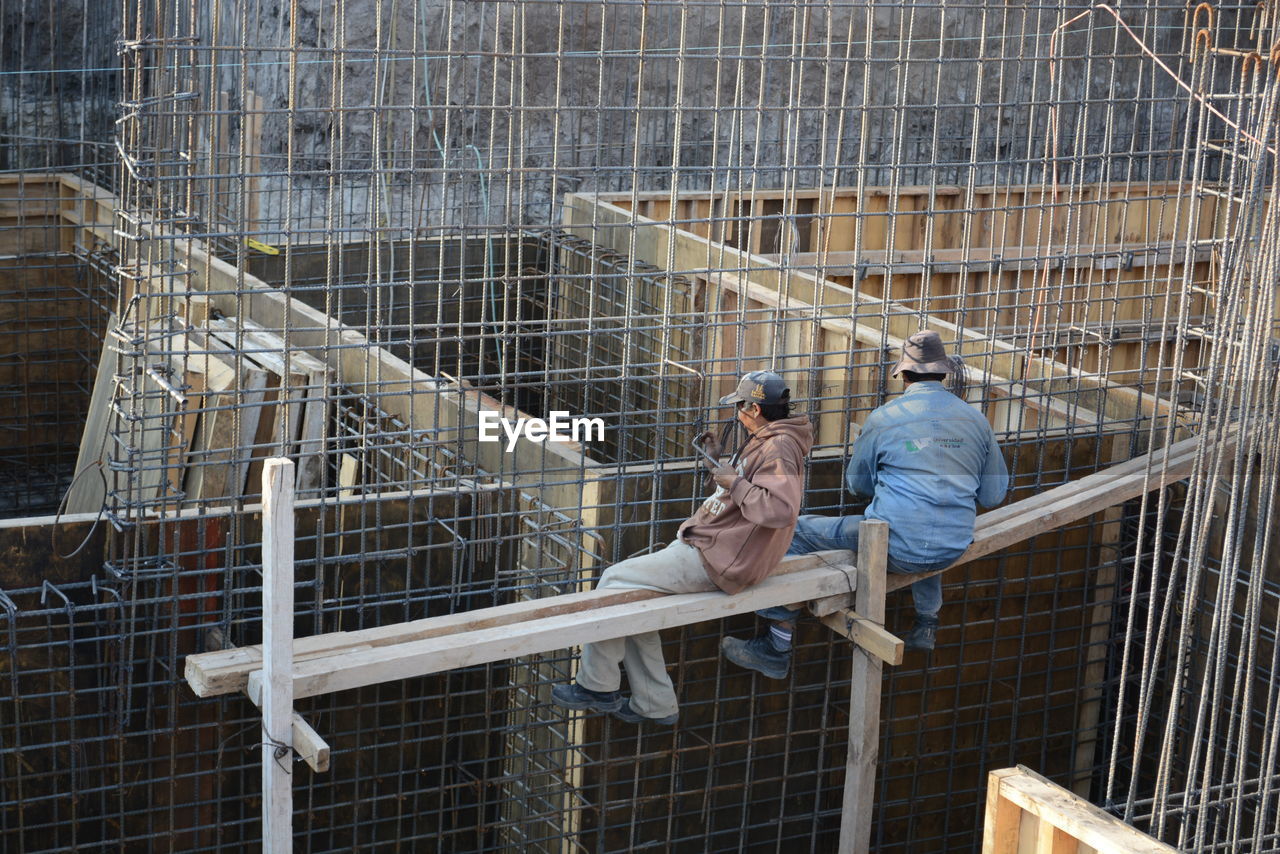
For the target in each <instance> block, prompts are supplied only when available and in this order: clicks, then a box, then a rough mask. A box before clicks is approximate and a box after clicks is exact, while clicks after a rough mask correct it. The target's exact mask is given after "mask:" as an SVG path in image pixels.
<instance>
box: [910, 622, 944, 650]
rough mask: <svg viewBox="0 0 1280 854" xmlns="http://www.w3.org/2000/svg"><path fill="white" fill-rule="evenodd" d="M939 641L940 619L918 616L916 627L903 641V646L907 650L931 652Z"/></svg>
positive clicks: (913, 627) (912, 628)
mask: <svg viewBox="0 0 1280 854" xmlns="http://www.w3.org/2000/svg"><path fill="white" fill-rule="evenodd" d="M937 639H938V618H937V617H922V616H919V615H917V616H916V622H915V625H913V626H912V627H911V632H910V634H908V635H907V636H906V637H905V638H903V639H902V645H903V646H904V647H906V648H907V649H920V650H930V649H933V645H934V642H935V641H936V640H937Z"/></svg>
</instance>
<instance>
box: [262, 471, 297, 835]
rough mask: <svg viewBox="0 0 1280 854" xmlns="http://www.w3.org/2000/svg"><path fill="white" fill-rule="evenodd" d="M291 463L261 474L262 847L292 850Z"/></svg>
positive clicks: (293, 475) (292, 472)
mask: <svg viewBox="0 0 1280 854" xmlns="http://www.w3.org/2000/svg"><path fill="white" fill-rule="evenodd" d="M296 478H297V475H296V474H295V473H294V470H293V461H292V460H288V459H282V458H273V459H270V460H267V463H266V465H265V466H264V468H263V474H262V670H263V680H262V849H263V851H264V852H269V854H288V852H291V851H293V680H292V679H291V678H290V674H291V673H292V671H293V484H294V481H295V480H296Z"/></svg>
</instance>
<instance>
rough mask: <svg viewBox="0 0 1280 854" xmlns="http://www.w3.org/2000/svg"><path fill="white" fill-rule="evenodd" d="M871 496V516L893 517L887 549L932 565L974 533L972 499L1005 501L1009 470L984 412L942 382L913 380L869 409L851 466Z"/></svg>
mask: <svg viewBox="0 0 1280 854" xmlns="http://www.w3.org/2000/svg"><path fill="white" fill-rule="evenodd" d="M846 484H847V485H848V487H849V489H850V491H852V492H854V493H858V494H862V495H870V496H872V500H871V504H870V505H869V506H868V507H867V511H866V517H867V518H868V519H882V520H884V521H886V522H888V523H889V556H890V558H891V559H893V560H895V561H899V562H906V563H914V564H932V563H937V562H939V561H948V560H951V559H954V558H956V557H959V556H960V555H961V554H962V553H963V552H964V550H965V548H967V547H968V545H969V543H970V542H972V540H973V524H974V519H975V517H976V515H977V512H976V507H975V502H977V503H981V504H982V505H983V506H985V507H991V506H994V505H996V504H999V503H1000V502H1001V501H1002V500H1004V495H1005V491H1006V490H1007V488H1008V484H1009V474H1008V470H1007V468H1006V467H1005V463H1004V457H1003V456H1002V455H1001V453H1000V448H999V446H998V445H997V444H996V441H995V434H994V433H993V432H992V430H991V425H989V424H988V423H987V421H986V419H984V418H983V417H982V414H981V413H980V412H978V411H977V410H976V409H974V408H973V407H971V406H969V405H968V404H967V403H965V402H964V401H962V400H960V399H959V398H958V397H956V396H955V395H953V394H951V393H950V392H949V391H947V390H946V388H945V387H944V386H943V385H942V383H939V382H920V383H913V384H912V385H910V386H909V387H908V388H907V390H906V392H904V393H903V394H902V396H901V397H898V398H896V399H895V400H892V401H890V402H888V403H886V404H884V405H883V406H881V407H880V408H879V409H877V410H876V411H875V412H873V413H871V415H870V416H868V418H867V421H866V423H865V424H864V425H863V429H862V433H861V434H860V435H859V436H858V439H857V441H856V442H855V444H854V455H853V459H852V460H851V461H850V463H849V468H848V470H847V472H846Z"/></svg>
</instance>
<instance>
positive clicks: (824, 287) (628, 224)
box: [563, 193, 1178, 419]
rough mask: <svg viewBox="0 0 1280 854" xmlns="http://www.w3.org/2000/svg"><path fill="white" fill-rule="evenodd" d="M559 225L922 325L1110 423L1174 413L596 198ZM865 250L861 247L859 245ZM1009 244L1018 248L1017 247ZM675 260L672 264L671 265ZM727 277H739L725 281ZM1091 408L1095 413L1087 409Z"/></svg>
mask: <svg viewBox="0 0 1280 854" xmlns="http://www.w3.org/2000/svg"><path fill="white" fill-rule="evenodd" d="M563 225H564V227H565V228H566V229H567V230H569V231H571V232H573V233H575V234H579V235H580V236H583V237H585V238H586V239H589V240H592V241H594V242H596V243H601V244H604V245H609V246H611V248H613V249H615V250H616V251H619V252H624V253H628V254H630V253H632V252H634V254H635V256H636V258H637V259H638V260H644V261H647V262H649V263H652V264H655V265H657V266H659V267H664V268H665V267H666V266H667V265H668V264H672V269H673V270H678V271H680V272H681V273H683V274H685V275H690V276H695V277H702V276H705V277H708V278H713V279H714V278H719V277H723V278H724V279H725V281H726V283H732V282H733V281H735V280H741V281H745V282H749V283H750V284H752V285H756V286H759V287H761V288H763V289H765V290H769V291H772V292H774V293H776V294H778V293H782V292H783V290H784V288H783V282H784V280H785V283H786V292H787V293H786V296H788V297H792V298H797V299H799V300H800V301H802V302H805V303H808V304H810V305H816V306H818V307H819V309H820V311H821V312H822V313H824V314H828V313H830V314H835V315H839V316H844V317H848V316H849V315H850V313H852V315H853V318H852V319H853V320H854V321H855V322H859V323H865V324H867V325H869V326H872V327H875V328H878V329H881V330H882V331H883V332H884V333H886V334H891V335H894V336H896V337H899V338H905V337H906V336H907V335H910V334H911V333H912V332H915V331H917V330H918V329H919V328H920V324H921V322H923V323H924V325H925V326H926V327H927V328H929V329H933V330H934V331H936V332H938V333H939V334H940V335H941V336H942V338H943V340H944V341H948V342H953V343H952V344H951V346H952V347H953V348H954V349H955V350H956V351H957V352H958V353H959V354H960V355H962V356H963V355H974V356H979V357H981V358H983V359H984V360H985V361H986V362H987V366H988V368H989V369H990V370H991V371H993V372H994V373H996V374H999V375H1002V376H1008V377H1023V376H1024V371H1025V375H1026V377H1033V378H1063V379H1065V380H1069V385H1070V386H1071V387H1070V388H1069V389H1067V390H1068V391H1072V392H1073V393H1075V394H1076V395H1077V396H1078V395H1080V394H1085V393H1088V394H1092V395H1093V396H1095V397H1097V398H1098V400H1099V401H1100V403H1101V404H1102V405H1104V406H1105V414H1106V415H1107V416H1108V417H1115V418H1122V419H1132V418H1133V417H1135V416H1136V415H1142V414H1145V415H1157V414H1160V415H1169V414H1173V413H1176V412H1177V409H1178V407H1177V406H1176V405H1175V404H1173V403H1171V402H1169V401H1165V400H1162V399H1160V398H1158V397H1156V396H1154V395H1151V394H1146V393H1143V392H1139V391H1138V390H1136V389H1132V388H1128V387H1125V386H1122V385H1118V384H1116V383H1113V382H1111V381H1109V380H1108V379H1107V378H1106V377H1103V376H1100V375H1096V374H1090V373H1089V372H1086V371H1082V370H1079V369H1077V368H1075V367H1072V366H1069V365H1064V364H1061V363H1058V362H1054V361H1053V360H1052V359H1048V358H1036V359H1031V360H1027V359H1024V355H1023V350H1022V348H1018V347H1015V346H1013V345H1012V344H1010V343H1009V342H1005V341H1001V340H999V339H996V338H991V337H989V336H987V335H984V334H982V333H980V332H977V331H975V330H972V329H968V328H964V327H961V326H958V325H956V324H954V323H950V322H948V321H944V320H941V319H939V318H937V317H932V316H926V317H924V318H923V319H922V318H921V317H920V316H919V313H918V312H916V311H914V310H911V309H909V308H908V307H905V306H902V305H898V304H897V303H895V302H893V301H892V300H884V299H880V298H876V297H872V296H869V295H866V294H862V293H858V292H855V291H853V290H851V289H850V288H848V287H845V286H843V285H840V284H837V283H836V282H833V281H831V280H829V279H819V278H818V277H816V276H815V275H812V274H809V273H807V272H805V271H803V270H796V269H793V268H791V267H788V268H787V269H786V270H783V269H782V268H781V267H780V266H779V265H778V264H776V263H772V262H770V261H768V260H766V259H764V258H762V257H760V256H759V255H755V254H752V253H750V252H744V251H743V250H741V249H737V248H734V247H732V246H728V245H725V244H715V243H712V242H711V241H709V240H708V239H706V238H702V237H699V236H698V235H696V234H693V233H691V232H686V231H680V230H678V229H672V228H669V227H666V226H663V225H662V224H661V223H657V222H654V221H653V220H650V219H647V218H645V217H643V216H637V215H634V214H632V213H631V212H629V211H626V210H623V209H622V208H620V207H618V206H617V205H615V204H611V203H609V202H606V201H604V200H603V199H602V197H600V196H597V195H594V194H586V193H570V194H567V195H566V197H565V205H564V218H563ZM863 245H864V246H865V245H866V241H865V240H864V244H863ZM1014 245H1021V244H1020V243H1017V242H1015V243H1014ZM672 258H674V262H673V261H672ZM726 271H741V272H740V273H739V274H736V275H729V274H727V273H726ZM1093 408H1097V407H1093Z"/></svg>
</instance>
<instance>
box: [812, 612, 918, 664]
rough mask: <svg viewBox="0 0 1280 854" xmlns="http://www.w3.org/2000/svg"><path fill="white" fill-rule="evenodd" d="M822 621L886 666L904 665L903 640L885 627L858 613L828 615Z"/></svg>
mask: <svg viewBox="0 0 1280 854" xmlns="http://www.w3.org/2000/svg"><path fill="white" fill-rule="evenodd" d="M821 620H822V622H823V624H824V625H826V627H827V628H829V629H831V630H832V631H833V632H835V633H836V634H838V635H841V636H843V637H846V638H848V639H849V640H851V641H853V642H854V643H856V644H857V645H858V646H860V647H862V648H863V649H864V650H866V651H867V652H869V653H871V654H872V655H874V656H875V657H876V658H878V659H880V660H881V661H883V662H884V663H885V664H901V663H902V653H903V649H904V645H903V643H902V638H900V637H898V636H897V635H893V634H890V633H889V631H888V630H887V629H885V627H884V626H882V625H879V624H877V623H874V622H872V621H871V620H868V619H867V618H866V617H863V616H860V615H859V614H858V613H857V612H856V611H849V610H845V611H840V612H838V613H834V614H827V615H826V616H824V617H822V618H821Z"/></svg>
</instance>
